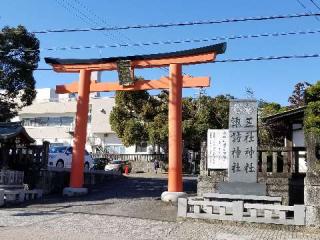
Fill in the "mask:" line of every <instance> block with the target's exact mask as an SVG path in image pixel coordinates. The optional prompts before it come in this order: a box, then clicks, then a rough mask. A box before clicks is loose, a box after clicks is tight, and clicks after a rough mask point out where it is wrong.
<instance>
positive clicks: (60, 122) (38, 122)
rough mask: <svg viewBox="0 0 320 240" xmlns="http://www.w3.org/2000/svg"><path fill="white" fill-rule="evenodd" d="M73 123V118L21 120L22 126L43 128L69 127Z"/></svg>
mask: <svg viewBox="0 0 320 240" xmlns="http://www.w3.org/2000/svg"><path fill="white" fill-rule="evenodd" d="M72 123H73V117H36V118H23V119H22V124H23V126H28V127H44V126H70V125H71V124H72Z"/></svg>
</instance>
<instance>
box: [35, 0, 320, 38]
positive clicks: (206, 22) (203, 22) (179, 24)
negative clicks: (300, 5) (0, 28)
mask: <svg viewBox="0 0 320 240" xmlns="http://www.w3.org/2000/svg"><path fill="white" fill-rule="evenodd" d="M56 1H57V0H56ZM297 1H298V2H300V1H299V0H297ZM312 16H313V17H314V16H320V13H312V12H309V13H299V14H288V15H273V16H257V17H243V18H231V19H230V18H227V19H221V20H199V21H189V22H176V23H162V24H146V25H128V26H118V27H116V26H113V27H95V28H70V29H67V28H62V29H47V30H37V31H32V33H34V34H47V33H70V32H91V31H118V30H128V29H148V28H168V27H184V26H194V25H210V24H220V23H235V22H248V21H266V20H276V19H292V18H302V17H312Z"/></svg>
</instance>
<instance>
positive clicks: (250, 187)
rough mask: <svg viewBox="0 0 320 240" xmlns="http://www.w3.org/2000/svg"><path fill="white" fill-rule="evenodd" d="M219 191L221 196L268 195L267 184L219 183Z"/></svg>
mask: <svg viewBox="0 0 320 240" xmlns="http://www.w3.org/2000/svg"><path fill="white" fill-rule="evenodd" d="M217 190H218V193H220V194H242V195H256V196H266V195H267V186H266V184H265V183H246V182H220V183H218V186H217Z"/></svg>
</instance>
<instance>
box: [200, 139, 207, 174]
mask: <svg viewBox="0 0 320 240" xmlns="http://www.w3.org/2000/svg"><path fill="white" fill-rule="evenodd" d="M207 170H208V169H207V143H206V142H202V143H201V149H200V175H207V174H208V172H207Z"/></svg>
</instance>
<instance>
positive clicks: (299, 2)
mask: <svg viewBox="0 0 320 240" xmlns="http://www.w3.org/2000/svg"><path fill="white" fill-rule="evenodd" d="M296 2H297V3H298V4H299V5H300V6H301V7H302V8H303V9H305V10H307V12H308V13H311V11H310V10H309V9H308V8H307V7H306V5H304V4H303V3H302V2H301V1H300V0H296ZM315 19H317V21H320V20H319V18H318V16H315Z"/></svg>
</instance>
